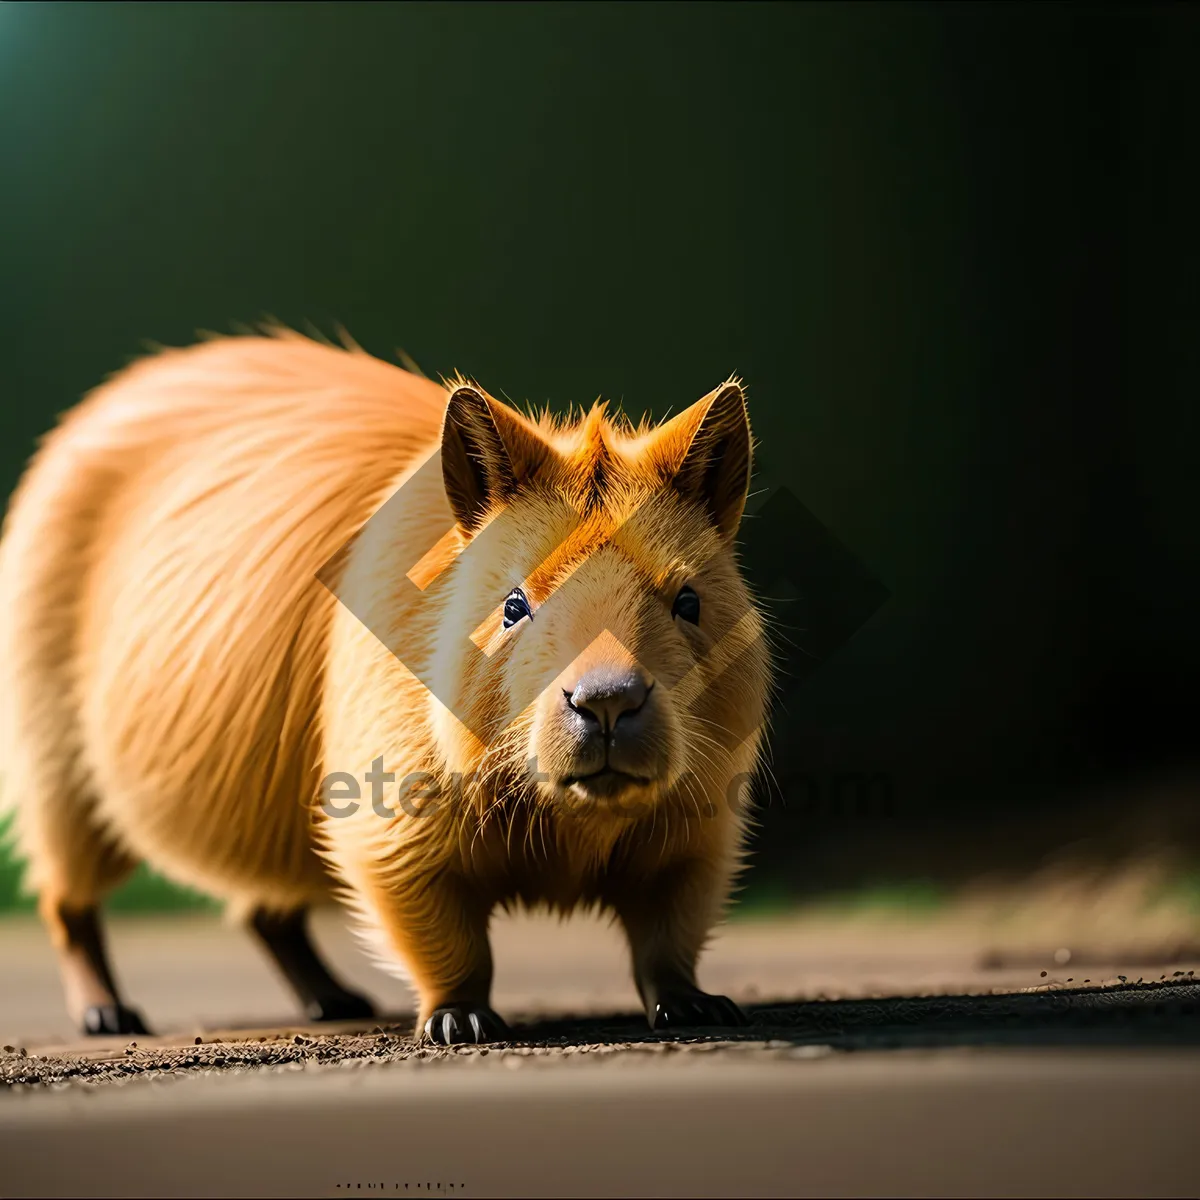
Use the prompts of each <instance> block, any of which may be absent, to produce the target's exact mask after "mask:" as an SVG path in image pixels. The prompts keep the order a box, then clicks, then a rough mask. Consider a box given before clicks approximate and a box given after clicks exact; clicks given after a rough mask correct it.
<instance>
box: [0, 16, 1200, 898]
mask: <svg viewBox="0 0 1200 1200" xmlns="http://www.w3.org/2000/svg"><path fill="white" fill-rule="evenodd" d="M1198 15H1200V14H1198V13H1197V11H1196V10H1195V9H1191V8H1189V7H1187V6H1174V5H1168V6H1156V5H1152V4H1139V5H1136V6H1121V5H1104V6H1095V7H1091V6H1087V5H1074V6H1025V5H1020V4H1006V5H996V6H993V5H985V4H978V5H905V4H891V3H889V4H883V5H872V4H865V3H857V4H853V5H851V4H846V5H821V4H788V3H771V4H756V3H738V4H717V3H713V4H689V3H671V4H654V3H645V4H636V5H635V4H608V3H589V4H512V3H509V4H467V3H456V4H388V3H371V4H354V3H337V4H332V3H313V4H289V3H269V4H255V3H238V4H219V3H206V4H185V3H176V4H160V5H122V4H38V5H33V4H4V5H0V175H2V178H0V384H2V391H0V397H2V400H0V490H2V491H3V492H4V493H5V494H7V492H8V491H9V490H10V489H11V488H12V486H13V485H14V484H15V482H16V480H17V478H18V476H19V473H20V471H21V469H22V466H23V463H24V462H25V461H26V459H27V457H28V455H29V453H30V451H31V450H32V448H33V446H34V444H35V439H36V438H37V437H38V436H39V435H40V434H42V433H43V432H44V431H45V430H46V429H48V428H49V427H50V426H51V424H52V422H53V421H54V419H55V416H56V414H57V413H59V412H61V411H63V410H64V409H66V408H68V407H70V406H71V405H72V404H73V403H74V402H75V401H76V400H77V399H78V398H79V397H81V396H82V395H83V394H84V393H85V392H86V391H87V390H88V389H89V388H90V387H92V386H94V385H95V384H96V383H98V382H99V381H100V380H101V379H103V378H104V377H105V376H106V375H107V374H109V373H111V372H112V371H114V370H116V369H118V368H120V367H121V366H122V365H123V364H124V363H125V362H127V361H128V360H129V359H130V358H131V357H133V356H135V355H137V354H138V353H140V352H141V350H142V347H143V345H144V343H145V342H146V341H153V342H159V343H165V344H185V343H187V342H189V341H191V340H192V339H193V337H194V336H195V333H196V331H197V330H200V329H208V330H217V331H226V332H228V331H231V330H232V329H233V327H234V324H235V323H236V322H252V321H255V320H258V319H260V318H262V317H263V316H265V315H266V314H271V315H273V316H275V317H277V318H279V319H280V320H282V321H284V322H286V323H288V324H291V325H294V326H298V327H304V325H305V322H307V321H311V322H313V323H314V325H315V326H316V327H317V328H318V329H320V330H323V331H324V332H326V333H332V332H333V330H334V327H335V323H336V322H340V323H341V324H342V325H344V326H345V327H346V329H348V330H349V331H350V333H351V334H352V335H353V337H354V338H355V339H356V340H357V341H358V342H359V343H360V344H361V345H362V346H364V347H365V348H366V349H367V350H369V351H371V352H373V353H376V354H378V355H380V356H383V357H394V352H395V348H396V347H402V348H403V350H404V351H406V352H407V353H408V354H410V355H411V356H412V357H413V358H414V359H415V360H416V361H417V362H418V363H419V364H420V365H421V367H422V368H423V369H424V370H425V371H426V372H427V373H429V374H431V375H437V374H439V373H449V372H451V371H453V370H455V369H461V370H463V371H465V372H468V373H470V374H472V375H474V376H475V377H477V378H478V379H479V380H480V381H481V382H482V383H483V384H484V385H485V386H486V387H488V388H489V389H490V390H492V391H493V392H495V393H496V394H505V395H507V396H509V397H511V398H513V399H515V400H518V401H523V400H529V401H531V402H535V403H538V404H541V403H546V402H549V403H550V404H551V405H553V406H556V407H562V406H565V405H567V404H570V403H580V402H588V401H590V400H592V399H593V398H595V397H596V396H598V395H603V396H605V397H609V398H612V399H615V400H620V401H621V402H622V403H623V404H624V406H625V407H626V409H627V410H628V411H630V412H631V413H634V414H637V413H640V412H642V411H647V410H649V411H652V412H654V413H656V414H660V415H661V414H662V413H664V412H665V411H666V410H667V409H668V408H672V409H675V410H678V408H679V407H681V406H683V405H685V404H687V403H689V402H691V401H692V400H695V399H697V398H698V397H699V396H701V395H702V394H704V393H705V392H706V391H708V390H709V389H711V388H712V387H713V386H715V385H716V384H717V383H718V382H720V381H721V380H723V379H724V378H726V377H727V376H728V375H729V374H730V373H731V372H733V371H736V372H738V373H740V374H741V375H742V376H743V377H744V378H745V380H746V381H747V383H748V385H749V394H750V400H751V416H752V420H753V422H754V426H755V431H756V434H757V436H758V437H759V439H760V440H761V454H760V458H759V482H758V486H759V487H760V488H761V489H762V490H763V495H769V494H770V493H771V490H772V489H778V488H786V489H787V490H788V491H790V492H791V493H793V494H794V495H795V496H796V497H797V498H798V499H799V500H800V501H801V502H802V503H803V505H804V506H805V509H806V510H807V511H808V512H809V513H810V514H812V516H813V518H814V519H815V520H816V521H818V522H819V523H820V525H821V526H822V527H824V528H825V529H827V530H828V531H829V533H830V535H831V537H833V538H835V539H836V541H837V542H839V543H841V544H842V545H844V546H845V547H847V548H848V549H849V551H851V552H852V553H853V555H854V556H855V557H856V559H857V560H858V561H859V562H860V563H861V564H862V565H863V568H864V570H865V571H866V572H867V573H869V574H870V575H871V576H872V577H873V578H875V579H877V580H879V581H881V583H882V584H883V586H885V587H886V589H887V592H888V599H887V602H886V603H885V604H883V605H882V607H879V608H878V610H877V611H875V612H874V613H873V614H872V615H870V617H869V619H868V620H866V621H865V623H864V624H862V626H861V628H857V631H856V632H855V633H854V636H853V637H852V638H850V640H849V641H847V642H846V643H845V644H844V645H842V646H841V647H840V648H839V649H838V650H837V652H836V653H834V654H832V655H831V656H829V657H828V659H827V660H826V661H824V662H822V663H821V665H820V667H819V669H817V670H815V671H811V672H808V673H807V674H806V675H805V677H804V678H803V679H801V680H797V681H794V683H793V684H786V681H785V688H784V694H783V698H782V700H781V704H780V707H779V710H778V712H777V713H776V717H775V735H774V739H773V744H774V775H775V778H774V782H773V783H772V784H771V785H770V787H769V788H767V789H766V790H765V792H764V797H763V811H762V818H763V819H762V827H761V829H760V832H759V835H758V838H757V841H756V859H755V864H756V865H755V867H754V868H753V871H752V873H751V876H750V887H749V890H748V902H751V903H753V902H757V903H760V904H768V903H791V902H793V901H795V900H799V899H804V898H806V897H811V896H812V895H815V894H826V893H830V892H833V893H838V894H841V893H846V894H851V893H854V894H858V893H862V892H863V891H864V890H865V891H867V892H871V893H872V894H877V895H884V896H892V897H898V898H899V899H898V900H897V902H899V903H905V904H909V905H914V904H919V903H922V902H924V901H925V900H928V901H929V902H930V903H935V902H937V900H938V897H940V896H942V895H944V894H945V893H946V892H947V890H948V889H953V888H955V887H957V886H959V885H961V884H963V883H964V882H966V881H970V880H975V879H979V878H982V877H993V876H996V875H997V873H1000V874H1006V873H1007V875H1010V876H1011V877H1012V878H1014V879H1020V878H1023V877H1025V876H1028V875H1029V874H1030V873H1031V872H1032V873H1036V872H1038V871H1041V870H1045V869H1054V868H1055V864H1058V863H1066V862H1073V863H1078V862H1082V861H1086V862H1088V863H1094V864H1098V865H1099V866H1098V869H1105V870H1107V869H1109V866H1110V865H1111V864H1113V863H1116V862H1118V861H1120V860H1123V859H1125V858H1130V857H1132V858H1138V857H1139V856H1143V857H1144V856H1149V857H1151V858H1153V859H1154V860H1155V861H1158V860H1159V858H1161V857H1162V856H1163V855H1164V854H1165V855H1166V857H1167V858H1169V859H1170V860H1171V862H1172V864H1173V866H1172V871H1173V872H1175V873H1174V874H1172V875H1171V880H1173V881H1175V882H1172V883H1171V886H1175V885H1176V882H1177V883H1178V886H1180V887H1183V888H1185V889H1186V888H1188V887H1191V888H1192V893H1193V894H1194V896H1195V897H1196V898H1197V899H1198V900H1200V887H1197V886H1196V884H1195V882H1194V880H1195V878H1196V876H1195V875H1189V874H1188V870H1189V867H1188V864H1189V863H1191V862H1194V861H1195V858H1196V855H1197V851H1200V836H1198V833H1197V827H1196V826H1197V819H1198V814H1200V804H1198V803H1197V790H1196V785H1195V774H1194V768H1195V761H1194V752H1195V750H1196V703H1195V688H1196V680H1197V678H1198V676H1197V667H1198V666H1200V635H1198V633H1197V619H1196V614H1197V612H1198V611H1200V604H1198V601H1200V586H1198V584H1200V579H1198V575H1200V567H1198V564H1200V555H1198V554H1197V535H1196V530H1197V515H1198V506H1197V503H1196V499H1197V485H1196V478H1195V476H1196V465H1197V454H1196V446H1197V440H1198V439H1197V433H1198V430H1197V416H1196V412H1197V406H1196V380H1197V374H1198V370H1197V369H1198V367H1200V354H1198V351H1197V346H1198V345H1200V339H1198V336H1197V334H1198V330H1200V325H1198V318H1200V298H1198V296H1200V293H1198V289H1197V279H1198V273H1197V267H1198V266H1200V244H1198V234H1197V221H1196V214H1197V212H1200V175H1198V172H1197V170H1196V139H1195V131H1196V129H1197V127H1198V119H1200V90H1198V88H1197V82H1196V69H1195V67H1196V63H1197V61H1200V20H1198ZM770 582H771V581H768V583H770ZM768 590H770V589H769V588H768ZM776 590H778V589H776ZM774 611H775V614H776V616H777V618H778V619H779V621H780V622H781V623H782V625H783V626H784V627H785V629H786V630H787V632H788V636H789V637H790V638H791V639H792V642H793V644H794V645H797V646H799V647H801V649H803V647H804V646H805V639H806V638H816V639H818V640H819V639H820V637H821V633H822V631H821V630H819V629H817V630H813V629H812V628H811V627H808V628H803V627H802V626H803V625H804V622H803V621H797V620H795V619H794V614H795V613H796V612H799V611H805V609H804V604H803V597H799V598H797V597H796V596H795V594H794V593H793V594H786V589H784V590H783V591H782V592H780V594H778V595H776V596H775V599H774ZM0 769H2V764H0ZM1163 861H1166V859H1163ZM1189 880H1190V881H1192V882H1189ZM193 902H194V898H190V897H186V896H182V895H181V894H179V893H178V892H176V891H174V890H173V889H171V888H169V887H167V886H166V885H165V884H163V883H162V882H161V881H155V880H153V879H150V878H149V877H147V876H146V875H144V874H143V875H142V876H139V878H138V879H137V880H136V881H135V882H134V884H132V885H130V887H129V888H127V889H126V890H125V892H124V893H123V894H122V897H120V898H119V904H124V905H125V906H135V907H137V906H141V907H145V906H156V905H158V906H171V905H180V904H183V905H186V904H190V903H193ZM17 903H18V899H17V892H16V875H15V870H14V867H13V865H12V863H11V862H7V863H5V864H4V865H2V866H0V905H9V906H11V905H15V904H17Z"/></svg>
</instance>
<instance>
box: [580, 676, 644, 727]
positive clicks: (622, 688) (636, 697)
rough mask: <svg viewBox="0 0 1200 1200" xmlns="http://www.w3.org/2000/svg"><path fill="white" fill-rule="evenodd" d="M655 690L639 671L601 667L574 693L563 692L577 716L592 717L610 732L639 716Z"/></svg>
mask: <svg viewBox="0 0 1200 1200" xmlns="http://www.w3.org/2000/svg"><path fill="white" fill-rule="evenodd" d="M653 686H654V684H653V683H652V682H651V683H649V684H647V683H646V681H645V680H644V679H643V678H642V677H641V675H640V674H639V673H638V672H637V671H628V670H612V669H610V668H603V667H600V668H597V669H596V670H594V671H589V672H588V673H587V674H586V675H585V676H584V677H583V678H582V679H581V680H580V681H579V682H578V683H577V684H576V685H575V690H574V691H573V692H568V691H567V689H566V688H563V695H564V696H566V698H567V703H568V704H569V705H570V706H571V707H572V708H573V709H574V710H575V711H576V712H579V713H583V714H584V716H587V717H591V718H592V720H594V721H596V722H597V723H598V724H599V725H600V728H601V729H603V730H605V732H607V731H608V730H610V729H612V727H613V726H614V725H616V723H617V721H618V720H619V719H620V718H621V717H623V716H625V714H626V713H635V712H637V710H638V709H639V708H641V707H642V705H643V704H645V703H646V697H647V696H648V695H649V694H650V689H651V688H652V687H653Z"/></svg>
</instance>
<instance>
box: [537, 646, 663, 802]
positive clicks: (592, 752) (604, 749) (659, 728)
mask: <svg viewBox="0 0 1200 1200" xmlns="http://www.w3.org/2000/svg"><path fill="white" fill-rule="evenodd" d="M559 720H560V721H561V723H562V726H563V729H564V732H565V733H566V734H567V735H568V740H569V743H570V745H571V748H572V751H573V753H572V755H571V759H572V761H571V763H570V765H569V768H568V769H567V770H566V771H565V772H564V773H563V774H562V776H561V777H560V778H559V779H558V780H557V782H558V783H559V785H560V786H563V787H572V788H574V789H575V790H576V791H579V792H582V793H585V794H591V795H611V794H614V793H616V792H619V791H622V790H624V789H626V788H629V787H634V786H638V785H647V784H651V783H653V782H654V781H655V780H657V779H658V778H659V777H660V776H661V774H662V773H663V769H664V763H663V741H664V729H663V713H662V711H661V706H660V703H659V699H658V696H657V694H656V692H655V686H654V680H653V679H651V678H650V677H649V676H648V675H646V674H645V672H643V671H642V670H641V669H640V668H637V667H594V668H592V669H591V670H589V671H587V672H586V673H585V674H583V675H582V676H581V677H580V678H579V679H578V680H577V681H576V682H575V684H574V686H573V687H564V688H563V689H562V708H561V711H560V713H559Z"/></svg>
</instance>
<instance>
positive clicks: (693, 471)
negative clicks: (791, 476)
mask: <svg viewBox="0 0 1200 1200" xmlns="http://www.w3.org/2000/svg"><path fill="white" fill-rule="evenodd" d="M752 446H753V442H752V439H751V436H750V418H749V417H748V416H747V414H746V396H745V393H744V392H743V390H742V385H741V383H740V382H739V381H737V380H736V379H731V380H730V381H729V382H728V383H723V384H722V385H721V386H720V387H719V388H717V389H716V391H714V392H710V393H709V394H708V395H707V396H705V397H704V399H702V400H698V401H696V403H695V404H693V405H692V406H691V408H687V409H684V411H683V412H681V413H680V414H679V416H677V417H674V418H673V419H672V420H670V421H668V422H667V423H666V424H665V425H663V426H662V427H661V428H660V429H659V430H658V432H657V434H656V435H655V436H654V439H653V442H652V446H651V453H652V454H653V455H654V456H655V458H656V459H657V460H658V462H659V465H660V469H661V471H662V473H663V476H664V478H668V479H670V480H671V482H672V485H673V486H674V488H675V489H676V491H678V492H679V493H680V494H681V495H682V496H683V497H684V498H685V499H688V500H691V501H694V502H695V503H697V504H699V505H701V506H702V507H703V508H704V509H705V511H706V512H707V513H708V514H709V516H710V517H711V519H712V522H713V524H714V525H715V526H716V527H717V530H718V531H719V532H720V534H721V536H722V537H724V538H726V539H727V540H729V539H732V538H733V536H734V534H736V533H737V529H738V525H739V524H740V523H741V520H742V512H743V511H744V510H745V507H746V496H747V494H748V493H749V491H750V467H751V459H752V454H753V450H752Z"/></svg>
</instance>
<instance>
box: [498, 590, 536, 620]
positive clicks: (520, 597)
mask: <svg viewBox="0 0 1200 1200" xmlns="http://www.w3.org/2000/svg"><path fill="white" fill-rule="evenodd" d="M532 616H533V610H532V609H531V608H530V607H529V601H528V600H526V599H525V593H524V592H523V591H521V589H520V588H513V590H512V591H511V592H509V593H508V599H507V600H505V601H504V628H505V629H511V628H512V626H514V625H515V624H516V623H517V622H518V621H522V620H524V619H525V618H526V617H532Z"/></svg>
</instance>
